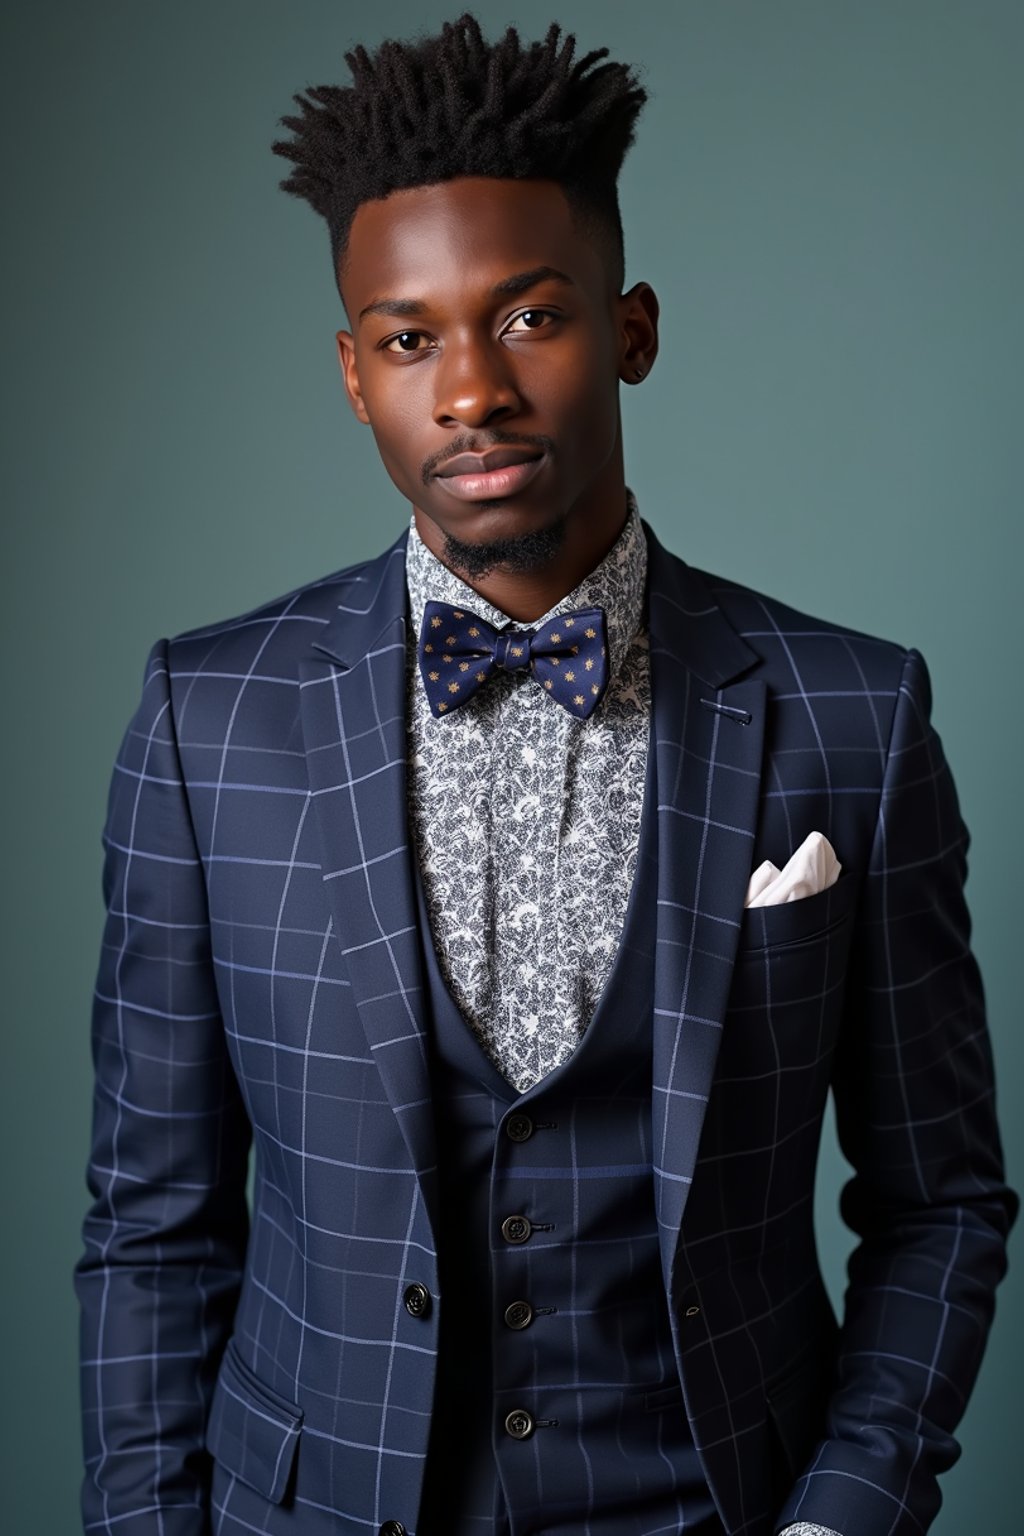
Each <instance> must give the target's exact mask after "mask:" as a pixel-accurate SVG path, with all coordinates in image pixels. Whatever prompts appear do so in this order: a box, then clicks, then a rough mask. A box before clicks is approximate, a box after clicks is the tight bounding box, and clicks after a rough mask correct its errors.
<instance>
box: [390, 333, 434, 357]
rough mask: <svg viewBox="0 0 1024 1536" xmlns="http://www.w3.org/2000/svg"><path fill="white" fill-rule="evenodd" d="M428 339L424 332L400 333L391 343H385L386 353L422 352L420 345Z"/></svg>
mask: <svg viewBox="0 0 1024 1536" xmlns="http://www.w3.org/2000/svg"><path fill="white" fill-rule="evenodd" d="M425 340H426V338H425V336H424V335H423V332H422V331H400V332H399V333H398V335H397V336H392V338H391V340H390V341H387V342H385V343H384V350H385V352H422V350H423V348H422V347H421V346H420V345H419V344H420V342H421V341H425Z"/></svg>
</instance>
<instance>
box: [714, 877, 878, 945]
mask: <svg viewBox="0 0 1024 1536" xmlns="http://www.w3.org/2000/svg"><path fill="white" fill-rule="evenodd" d="M856 886H857V881H856V879H855V878H854V876H853V874H852V873H851V872H850V871H848V870H843V872H842V874H841V875H840V876H839V879H838V880H837V881H836V883H835V884H834V885H830V886H829V887H828V889H827V890H824V891H818V892H817V893H816V894H815V895H814V896H804V897H802V898H800V899H799V900H798V901H784V902H781V903H780V904H779V905H778V906H774V907H747V908H746V909H745V911H744V913H743V918H742V921H741V923H740V937H739V946H738V949H737V952H736V958H737V963H739V962H740V961H743V960H746V959H750V960H755V961H756V960H763V959H764V954H765V951H766V950H776V949H784V948H789V947H798V946H802V945H806V944H813V943H815V942H816V941H817V940H818V939H822V938H825V937H826V936H828V935H830V934H832V933H834V932H835V931H837V930H838V929H840V928H842V926H843V924H844V923H846V922H847V920H848V918H849V916H850V913H851V911H852V910H853V903H854V896H855V891H856Z"/></svg>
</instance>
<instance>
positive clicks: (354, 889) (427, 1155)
mask: <svg viewBox="0 0 1024 1536" xmlns="http://www.w3.org/2000/svg"><path fill="white" fill-rule="evenodd" d="M400 543H401V547H402V550H403V551H404V539H403V540H402V541H400ZM397 549H398V546H395V547H394V549H392V550H390V551H388V552H387V554H386V555H383V556H381V558H380V560H379V561H375V562H373V563H372V565H371V567H369V568H368V569H367V578H368V580H369V582H370V590H371V592H372V593H373V596H372V600H371V601H370V602H369V603H366V604H363V603H360V602H359V601H358V595H357V600H356V601H355V602H353V603H348V604H346V603H345V602H342V603H341V604H339V607H338V610H337V613H336V615H335V617H334V618H333V619H332V620H331V622H330V623H329V624H328V625H327V626H326V628H325V630H324V632H323V633H322V634H321V635H320V636H318V637H317V639H316V640H315V641H313V642H312V645H311V648H310V652H309V653H308V655H307V656H306V657H304V658H303V660H302V662H301V664H300V681H301V688H300V701H301V703H300V708H301V714H302V729H303V738H304V742H305V750H306V763H307V771H308V774H309V782H310V788H311V791H312V795H313V801H314V806H315V812H316V818H317V826H318V828H319V834H320V844H321V849H322V853H323V859H322V873H323V882H324V890H325V893H326V896H327V899H328V904H329V907H330V910H331V914H332V919H333V926H334V930H335V933H336V935H337V939H338V942H339V944H340V945H341V948H342V952H343V954H344V957H345V964H346V968H347V970H348V974H349V978H350V980H351V983H352V994H353V997H354V999H355V1002H356V1005H357V1007H358V1009H359V1014H360V1018H361V1020H362V1023H363V1027H364V1029H365V1032H366V1037H367V1041H368V1043H369V1046H370V1050H371V1053H372V1055H373V1058H374V1061H375V1062H376V1065H377V1068H378V1070H379V1072H380V1075H381V1078H382V1081H383V1084H384V1088H385V1091H386V1093H387V1095H388V1099H389V1102H390V1104H391V1107H392V1109H393V1111H394V1113H395V1115H396V1117H397V1120H398V1123H399V1126H400V1128H401V1131H402V1135H403V1136H404V1138H405V1141H406V1144H407V1146H408V1148H409V1151H410V1154H411V1157H412V1160H413V1165H414V1167H415V1168H416V1169H417V1171H418V1172H420V1174H421V1175H423V1174H426V1173H427V1172H429V1171H430V1170H432V1169H433V1168H434V1165H435V1153H434V1130H433V1118H432V1107H431V1095H430V1077H429V1057H428V1037H427V1025H426V1018H425V1008H426V1004H425V993H424V981H423V969H422V959H421V950H420V934H419V924H418V919H417V912H416V901H415V887H414V872H413V865H412V858H413V852H412V848H411V845H410V839H409V830H408V814H407V808H406V800H405V794H406V702H405V687H406V651H405V633H406V619H405V604H406V596H405V568H404V561H400V560H396V559H395V558H394V556H395V553H396V552H397Z"/></svg>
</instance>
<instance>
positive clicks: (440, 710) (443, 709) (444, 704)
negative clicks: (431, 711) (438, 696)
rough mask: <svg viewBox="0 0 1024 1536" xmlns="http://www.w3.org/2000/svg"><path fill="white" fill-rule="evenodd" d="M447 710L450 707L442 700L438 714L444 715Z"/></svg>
mask: <svg viewBox="0 0 1024 1536" xmlns="http://www.w3.org/2000/svg"><path fill="white" fill-rule="evenodd" d="M447 708H448V705H447V704H446V703H445V702H444V700H443V699H442V700H441V702H440V704H439V705H438V706H437V712H438V714H439V715H443V714H444V712H445V710H446V709H447Z"/></svg>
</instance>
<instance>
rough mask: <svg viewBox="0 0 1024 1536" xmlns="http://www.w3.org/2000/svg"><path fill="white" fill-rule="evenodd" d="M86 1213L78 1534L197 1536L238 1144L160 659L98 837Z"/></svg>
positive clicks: (241, 1220)
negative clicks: (100, 922) (101, 921)
mask: <svg viewBox="0 0 1024 1536" xmlns="http://www.w3.org/2000/svg"><path fill="white" fill-rule="evenodd" d="M103 845H104V849H105V862H104V870H103V894H104V900H105V903H106V908H107V915H106V920H105V925H104V930H103V939H102V949H101V954H100V961H99V968H98V974H97V980H96V988H95V994H94V1000H93V1015H92V1046H93V1060H94V1063H95V1096H94V1106H93V1115H94V1119H93V1137H92V1151H91V1157H90V1161H89V1169H88V1184H89V1190H90V1193H91V1195H92V1205H91V1208H90V1209H89V1212H88V1215H87V1217H86V1221H85V1227H84V1244H85V1246H84V1253H83V1255H82V1257H81V1259H80V1261H79V1263H78V1265H77V1268H76V1271H75V1287H76V1291H77V1293H78V1297H79V1301H80V1305H81V1346H82V1353H81V1372H82V1411H83V1436H84V1443H85V1462H86V1476H85V1481H84V1485H83V1494H82V1509H83V1518H84V1524H85V1529H86V1530H87V1531H89V1532H111V1533H114V1532H116V1533H117V1536H157V1533H159V1536H201V1533H205V1532H207V1531H208V1530H209V1517H208V1513H207V1508H206V1506H207V1498H208V1480H209V1479H208V1467H209V1461H208V1458H207V1456H206V1453H205V1451H204V1449H203V1439H204V1432H205V1426H206V1418H207V1412H208V1408H209V1402H210V1397H211V1395H212V1389H213V1381H214V1377H215V1374H216V1370H217V1365H218V1362H219V1358H220V1355H221V1352H222V1350H223V1347H224V1344H225V1342H226V1337H227V1333H228V1331H229V1328H230V1324H231V1319H232V1316H233V1313H234V1309H235V1305H236V1302H237V1297H238V1291H239V1285H240V1279H241V1271H242V1264H243V1260H244V1255H245V1247H246V1240H247V1232H248V1214H247V1207H246V1199H245V1179H246V1170H247V1161H248V1150H249V1140H250V1131H249V1123H248V1119H247V1116H246V1113H245V1110H244V1107H243V1104H242V1100H241V1097H240V1094H239V1090H238V1086H237V1083H236V1081H235V1077H234V1074H233V1071H232V1068H231V1064H230V1061H229V1059H228V1055H227V1051H226V1048H225V1039H224V1032H223V1027H222V1023H221V1016H220V1011H219V1008H218V1001H217V989H216V986H215V982H214V973H213V966H212V961H211V946H210V933H209V925H208V917H207V905H206V891H205V881H204V874H203V868H202V865H201V862H200V859H199V856H198V852H197V848H196V842H195V838H194V835H193V830H192V823H191V819H190V815H189V808H188V804H187V800H186V796H185V790H184V785H183V782H182V772H181V765H180V762H179V757H178V747H177V740H176V735H175V727H174V721H173V718H172V706H171V699H170V691H169V679H168V661H167V642H166V641H163V640H161V641H158V642H157V643H156V644H155V645H154V646H153V648H152V650H151V652H150V655H149V659H148V663H147V666H146V673H145V682H144V686H143V692H142V698H141V702H140V703H139V705H138V708H137V709H136V711H135V714H134V717H133V718H132V720H131V722H130V724H129V726H128V729H127V731H126V733H125V735H124V739H123V741H122V743H121V747H120V751H119V753H118V756H117V761H116V764H115V767H114V772H113V778H112V782H111V786H110V795H109V801H108V808H107V817H106V823H105V826H104V832H103Z"/></svg>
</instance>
